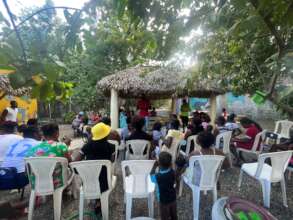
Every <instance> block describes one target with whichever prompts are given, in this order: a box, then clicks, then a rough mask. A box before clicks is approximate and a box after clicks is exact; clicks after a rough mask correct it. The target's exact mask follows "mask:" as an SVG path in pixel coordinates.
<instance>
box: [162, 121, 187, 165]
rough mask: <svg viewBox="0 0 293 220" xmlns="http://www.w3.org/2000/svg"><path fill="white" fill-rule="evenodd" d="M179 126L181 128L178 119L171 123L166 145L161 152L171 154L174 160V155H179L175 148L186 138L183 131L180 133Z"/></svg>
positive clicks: (165, 141)
mask: <svg viewBox="0 0 293 220" xmlns="http://www.w3.org/2000/svg"><path fill="white" fill-rule="evenodd" d="M179 126H180V122H179V120H178V119H176V120H173V121H172V122H171V128H170V129H169V131H168V133H167V135H166V137H165V140H164V144H163V147H162V149H161V152H163V151H167V152H169V153H170V154H171V155H172V156H173V160H175V159H176V158H174V156H175V155H174V154H176V153H177V152H175V148H176V147H177V145H178V144H179V142H180V141H182V140H183V138H184V134H183V133H182V132H181V131H179Z"/></svg>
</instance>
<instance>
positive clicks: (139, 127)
mask: <svg viewBox="0 0 293 220" xmlns="http://www.w3.org/2000/svg"><path fill="white" fill-rule="evenodd" d="M144 124H145V122H144V118H143V117H140V116H134V117H133V119H132V128H133V131H132V132H131V134H130V135H129V137H128V138H126V141H128V140H147V141H150V142H151V141H152V140H153V137H152V136H151V135H149V134H148V133H146V132H145V131H144V130H143V127H144Z"/></svg>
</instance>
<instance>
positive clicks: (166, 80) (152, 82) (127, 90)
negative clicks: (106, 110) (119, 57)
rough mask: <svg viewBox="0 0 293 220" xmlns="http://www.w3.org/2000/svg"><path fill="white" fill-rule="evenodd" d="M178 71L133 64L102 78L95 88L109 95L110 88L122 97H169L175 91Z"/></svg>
mask: <svg viewBox="0 0 293 220" xmlns="http://www.w3.org/2000/svg"><path fill="white" fill-rule="evenodd" d="M178 80H179V78H178V72H177V71H176V70H174V69H172V68H170V67H166V68H158V67H153V66H151V67H150V66H135V67H131V68H128V69H125V70H122V71H118V72H116V73H115V74H112V75H109V76H106V77H104V78H102V79H101V80H100V81H99V82H98V83H97V89H98V90H102V91H103V92H104V94H105V95H110V91H111V89H115V90H116V91H118V94H119V96H120V97H122V98H139V97H141V96H142V95H143V94H144V95H145V96H146V97H148V98H151V99H164V98H170V97H171V96H172V94H174V93H175V91H176V86H177V84H178Z"/></svg>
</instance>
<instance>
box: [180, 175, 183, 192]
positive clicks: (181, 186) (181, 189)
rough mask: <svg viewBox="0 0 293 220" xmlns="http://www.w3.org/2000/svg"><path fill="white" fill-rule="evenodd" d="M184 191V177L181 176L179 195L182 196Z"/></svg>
mask: <svg viewBox="0 0 293 220" xmlns="http://www.w3.org/2000/svg"><path fill="white" fill-rule="evenodd" d="M182 191H183V179H182V177H181V179H180V182H179V197H181V196H182Z"/></svg>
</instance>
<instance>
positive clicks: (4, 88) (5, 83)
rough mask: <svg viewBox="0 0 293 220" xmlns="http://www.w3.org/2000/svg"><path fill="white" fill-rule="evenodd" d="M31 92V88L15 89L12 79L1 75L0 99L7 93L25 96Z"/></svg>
mask: <svg viewBox="0 0 293 220" xmlns="http://www.w3.org/2000/svg"><path fill="white" fill-rule="evenodd" d="M29 92H30V88H25V87H22V88H19V89H14V88H12V86H11V84H10V80H9V78H8V77H7V76H0V99H2V98H3V97H4V96H6V95H11V96H23V95H26V94H28V93H29Z"/></svg>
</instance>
